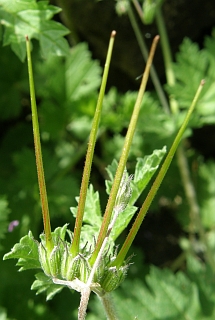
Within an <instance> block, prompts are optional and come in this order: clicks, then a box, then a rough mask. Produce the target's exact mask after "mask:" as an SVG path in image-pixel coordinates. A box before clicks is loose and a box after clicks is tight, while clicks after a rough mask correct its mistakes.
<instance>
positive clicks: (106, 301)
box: [98, 293, 118, 320]
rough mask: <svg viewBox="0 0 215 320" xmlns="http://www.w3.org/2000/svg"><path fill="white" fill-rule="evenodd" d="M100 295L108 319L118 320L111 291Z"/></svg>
mask: <svg viewBox="0 0 215 320" xmlns="http://www.w3.org/2000/svg"><path fill="white" fill-rule="evenodd" d="M98 296H99V299H100V300H101V302H102V305H103V307H104V310H105V313H106V316H107V319H108V320H117V319H118V317H117V315H116V311H115V308H114V305H113V301H112V298H111V296H110V293H105V294H104V295H102V296H100V295H98Z"/></svg>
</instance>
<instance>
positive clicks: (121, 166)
mask: <svg viewBox="0 0 215 320" xmlns="http://www.w3.org/2000/svg"><path fill="white" fill-rule="evenodd" d="M158 40H159V36H156V37H155V38H154V40H153V43H152V47H151V50H150V54H149V58H148V60H147V64H146V68H145V71H144V74H143V78H142V82H141V85H140V90H139V92H138V96H137V100H136V103H135V106H134V110H133V114H132V117H131V120H130V123H129V127H128V131H127V134H126V137H125V141H124V146H123V149H122V154H121V157H120V161H119V164H118V168H117V171H116V175H115V178H114V182H113V185H112V188H111V192H110V196H109V199H108V203H107V206H106V210H105V214H104V217H103V222H102V225H101V228H100V232H99V236H98V240H97V243H96V248H95V250H94V252H93V254H92V257H91V259H90V263H91V265H93V264H94V262H95V260H96V257H97V255H98V253H99V251H100V248H101V246H102V243H103V241H104V239H105V237H106V234H107V230H108V226H109V224H110V220H111V216H112V212H113V208H114V205H115V201H116V197H117V193H118V190H119V186H120V182H121V179H122V176H123V172H124V169H125V165H126V162H127V159H128V154H129V150H130V146H131V143H132V139H133V136H134V131H135V128H136V124H137V120H138V116H139V112H140V107H141V102H142V98H143V94H144V92H145V88H146V83H147V81H148V77H149V70H150V66H151V64H152V60H153V57H154V53H155V49H156V46H157V43H158Z"/></svg>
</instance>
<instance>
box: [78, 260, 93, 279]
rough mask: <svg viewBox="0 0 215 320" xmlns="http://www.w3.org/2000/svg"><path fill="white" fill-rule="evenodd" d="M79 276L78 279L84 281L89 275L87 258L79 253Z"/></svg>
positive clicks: (89, 268)
mask: <svg viewBox="0 0 215 320" xmlns="http://www.w3.org/2000/svg"><path fill="white" fill-rule="evenodd" d="M80 262H81V263H80V276H79V280H81V281H82V282H84V283H86V282H87V280H88V278H89V275H90V270H91V267H90V265H89V263H88V261H87V259H86V258H85V257H84V256H83V255H80Z"/></svg>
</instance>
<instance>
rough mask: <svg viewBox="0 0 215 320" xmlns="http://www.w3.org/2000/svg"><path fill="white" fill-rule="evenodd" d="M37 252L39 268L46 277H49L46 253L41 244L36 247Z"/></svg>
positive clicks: (49, 271)
mask: <svg viewBox="0 0 215 320" xmlns="http://www.w3.org/2000/svg"><path fill="white" fill-rule="evenodd" d="M38 252H39V260H40V265H41V268H42V269H43V271H44V273H45V274H46V275H47V276H51V269H50V264H49V256H48V252H47V250H46V248H45V247H44V246H43V244H42V243H39V245H38Z"/></svg>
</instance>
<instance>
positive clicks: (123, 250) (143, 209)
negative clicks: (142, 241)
mask: <svg viewBox="0 0 215 320" xmlns="http://www.w3.org/2000/svg"><path fill="white" fill-rule="evenodd" d="M203 85H204V81H203V80H202V81H201V83H200V86H199V88H198V90H197V92H196V94H195V97H194V99H193V101H192V104H191V106H190V108H189V110H188V112H187V115H186V117H185V119H184V121H183V123H182V126H181V128H180V129H179V132H178V134H177V136H176V138H175V140H174V142H173V144H172V146H171V148H170V151H169V153H168V155H167V157H166V159H165V161H164V163H163V165H162V167H161V169H160V171H159V173H158V175H157V177H156V179H155V181H154V183H153V185H152V187H151V189H150V191H149V193H148V195H147V197H146V199H145V201H144V203H143V205H142V207H141V209H140V211H139V213H138V216H137V218H136V219H135V222H134V224H133V226H132V228H131V230H130V232H129V234H128V236H127V238H126V240H125V242H124V244H123V246H122V248H121V250H120V252H119V254H118V256H117V258H116V260H115V261H114V265H115V266H116V267H119V266H121V265H122V263H123V261H124V259H125V257H126V255H127V252H128V250H129V248H130V246H131V244H132V242H133V240H134V238H135V236H136V234H137V232H138V230H139V228H140V226H141V224H142V221H143V219H144V217H145V215H146V213H147V211H148V209H149V207H150V205H151V203H152V201H153V199H154V197H155V195H156V193H157V191H158V189H159V187H160V185H161V183H162V181H163V178H164V176H165V174H166V172H167V170H168V168H169V166H170V163H171V161H172V159H173V156H174V154H175V152H176V149H177V147H178V145H179V142H180V140H181V137H182V135H183V133H184V131H185V129H186V127H187V124H188V121H189V119H190V117H191V114H192V112H193V110H194V107H195V105H196V103H197V100H198V98H199V95H200V93H201V91H202V88H203Z"/></svg>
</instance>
